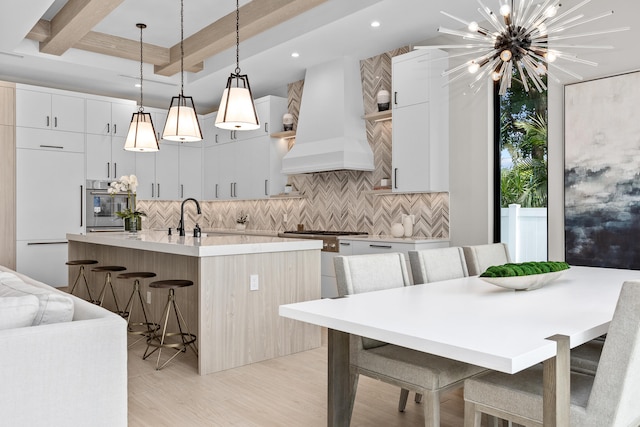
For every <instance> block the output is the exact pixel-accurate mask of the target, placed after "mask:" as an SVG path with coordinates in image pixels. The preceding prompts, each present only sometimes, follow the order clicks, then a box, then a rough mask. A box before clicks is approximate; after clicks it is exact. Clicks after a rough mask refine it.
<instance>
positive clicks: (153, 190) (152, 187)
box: [151, 182, 156, 197]
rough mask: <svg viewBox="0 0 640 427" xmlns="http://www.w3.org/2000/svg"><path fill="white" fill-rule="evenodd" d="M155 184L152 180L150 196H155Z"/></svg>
mask: <svg viewBox="0 0 640 427" xmlns="http://www.w3.org/2000/svg"><path fill="white" fill-rule="evenodd" d="M155 190H156V186H155V185H154V184H153V182H152V183H151V197H155V196H156V191H155Z"/></svg>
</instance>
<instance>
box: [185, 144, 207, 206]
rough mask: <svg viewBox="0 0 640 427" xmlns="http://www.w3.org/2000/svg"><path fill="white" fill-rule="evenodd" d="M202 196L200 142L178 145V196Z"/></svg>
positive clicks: (197, 197) (199, 197)
mask: <svg viewBox="0 0 640 427" xmlns="http://www.w3.org/2000/svg"><path fill="white" fill-rule="evenodd" d="M188 197H193V198H196V199H201V198H202V143H201V142H196V143H193V142H192V143H184V144H181V145H180V198H181V199H186V198H188Z"/></svg>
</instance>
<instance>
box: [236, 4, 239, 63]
mask: <svg viewBox="0 0 640 427" xmlns="http://www.w3.org/2000/svg"><path fill="white" fill-rule="evenodd" d="M236 74H240V0H236Z"/></svg>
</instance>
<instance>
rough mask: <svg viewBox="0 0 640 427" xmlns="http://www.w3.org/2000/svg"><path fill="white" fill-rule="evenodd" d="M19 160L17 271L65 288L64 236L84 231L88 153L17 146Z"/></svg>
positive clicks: (17, 175)
mask: <svg viewBox="0 0 640 427" xmlns="http://www.w3.org/2000/svg"><path fill="white" fill-rule="evenodd" d="M46 142H48V143H49V142H50V141H46ZM44 145H49V144H44ZM16 160H17V162H16V165H17V168H16V170H17V173H16V205H17V206H16V217H17V219H16V228H17V229H16V238H17V253H16V258H17V259H16V264H17V271H18V272H20V273H24V274H27V275H29V276H31V277H33V278H34V279H36V280H39V281H42V282H44V283H47V284H50V285H53V286H66V285H67V266H66V265H65V261H66V260H67V244H66V242H67V240H66V233H82V232H84V193H85V191H84V184H85V180H84V153H82V152H71V151H57V150H52V149H38V150H33V149H26V148H18V149H17V150H16Z"/></svg>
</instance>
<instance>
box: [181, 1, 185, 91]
mask: <svg viewBox="0 0 640 427" xmlns="http://www.w3.org/2000/svg"><path fill="white" fill-rule="evenodd" d="M180 95H182V96H184V0H180Z"/></svg>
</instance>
